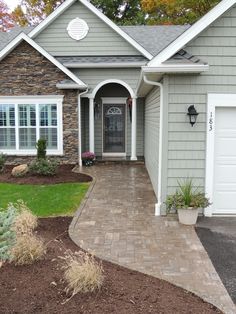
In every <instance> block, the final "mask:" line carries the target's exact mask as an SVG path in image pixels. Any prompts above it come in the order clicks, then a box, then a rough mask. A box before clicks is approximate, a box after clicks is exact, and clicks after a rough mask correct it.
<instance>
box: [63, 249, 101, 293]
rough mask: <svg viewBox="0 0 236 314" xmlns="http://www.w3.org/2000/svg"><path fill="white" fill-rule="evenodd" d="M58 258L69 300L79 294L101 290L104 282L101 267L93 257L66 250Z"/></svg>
mask: <svg viewBox="0 0 236 314" xmlns="http://www.w3.org/2000/svg"><path fill="white" fill-rule="evenodd" d="M60 258H61V259H62V260H63V262H64V263H63V266H62V269H63V270H64V278H63V279H64V282H65V283H66V285H67V286H66V288H65V291H66V293H67V294H68V295H71V298H72V297H73V296H74V295H76V294H77V293H79V292H82V293H86V292H93V291H95V290H97V289H100V288H101V286H102V284H103V281H104V275H103V267H102V265H101V263H99V262H97V261H96V260H95V258H94V256H93V255H91V254H88V253H84V252H82V251H80V252H75V253H72V252H71V251H70V250H68V251H66V252H65V255H64V257H60Z"/></svg>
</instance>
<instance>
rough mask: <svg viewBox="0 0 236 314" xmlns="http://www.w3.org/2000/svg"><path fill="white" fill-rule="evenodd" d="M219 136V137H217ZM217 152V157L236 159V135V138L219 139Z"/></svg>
mask: <svg viewBox="0 0 236 314" xmlns="http://www.w3.org/2000/svg"><path fill="white" fill-rule="evenodd" d="M216 136H217V135H216ZM217 138H218V140H217V143H216V147H215V152H216V156H217V157H231V156H232V157H235V147H236V135H235V138H230V137H229V138H225V137H224V138H222V137H220V138H219V137H217Z"/></svg>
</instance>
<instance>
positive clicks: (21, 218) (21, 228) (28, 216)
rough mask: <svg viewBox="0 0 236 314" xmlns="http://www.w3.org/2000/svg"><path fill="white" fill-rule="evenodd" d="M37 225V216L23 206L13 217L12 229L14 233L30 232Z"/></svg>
mask: <svg viewBox="0 0 236 314" xmlns="http://www.w3.org/2000/svg"><path fill="white" fill-rule="evenodd" d="M37 225H38V218H37V217H36V216H35V215H33V214H32V213H31V211H30V210H28V209H27V208H24V209H22V210H21V212H20V213H19V214H18V215H17V216H16V218H15V219H14V222H13V225H12V230H13V231H14V232H15V233H16V235H18V236H20V235H23V234H31V233H32V232H33V230H34V229H35V228H36V227H37Z"/></svg>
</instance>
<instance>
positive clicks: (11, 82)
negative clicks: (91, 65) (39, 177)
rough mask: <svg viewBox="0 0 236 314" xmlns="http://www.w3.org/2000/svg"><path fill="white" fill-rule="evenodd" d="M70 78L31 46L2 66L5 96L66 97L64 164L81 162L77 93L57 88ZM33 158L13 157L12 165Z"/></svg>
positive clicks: (0, 91) (1, 91)
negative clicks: (79, 158)
mask: <svg viewBox="0 0 236 314" xmlns="http://www.w3.org/2000/svg"><path fill="white" fill-rule="evenodd" d="M65 79H68V77H67V76H66V75H65V74H64V73H63V72H62V71H61V70H59V69H58V68H57V67H56V66H55V65H54V64H52V63H51V62H50V61H49V60H47V59H46V58H44V57H43V56H42V55H41V54H40V53H39V52H38V51H36V50H35V49H34V48H32V47H31V46H30V45H29V44H28V43H25V42H23V43H21V44H20V45H19V46H18V47H17V48H15V49H14V50H13V51H12V52H11V53H10V54H9V55H8V56H7V57H6V58H5V59H3V60H2V61H1V62H0V97H1V96H24V95H30V96H37V95H42V96H43V95H64V101H63V143H64V155H63V156H57V157H56V158H58V159H60V160H61V161H62V162H66V163H76V162H77V159H78V117H77V93H78V92H77V91H76V90H59V89H57V88H56V84H57V83H58V82H59V81H62V80H65ZM31 159H32V157H30V156H26V157H19V156H9V157H8V161H9V162H10V163H15V164H18V163H22V162H28V161H30V160H31Z"/></svg>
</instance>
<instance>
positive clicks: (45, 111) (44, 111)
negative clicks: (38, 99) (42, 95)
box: [39, 104, 57, 126]
mask: <svg viewBox="0 0 236 314" xmlns="http://www.w3.org/2000/svg"><path fill="white" fill-rule="evenodd" d="M39 111H40V126H57V105H54V104H52V105H40V106H39Z"/></svg>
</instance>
